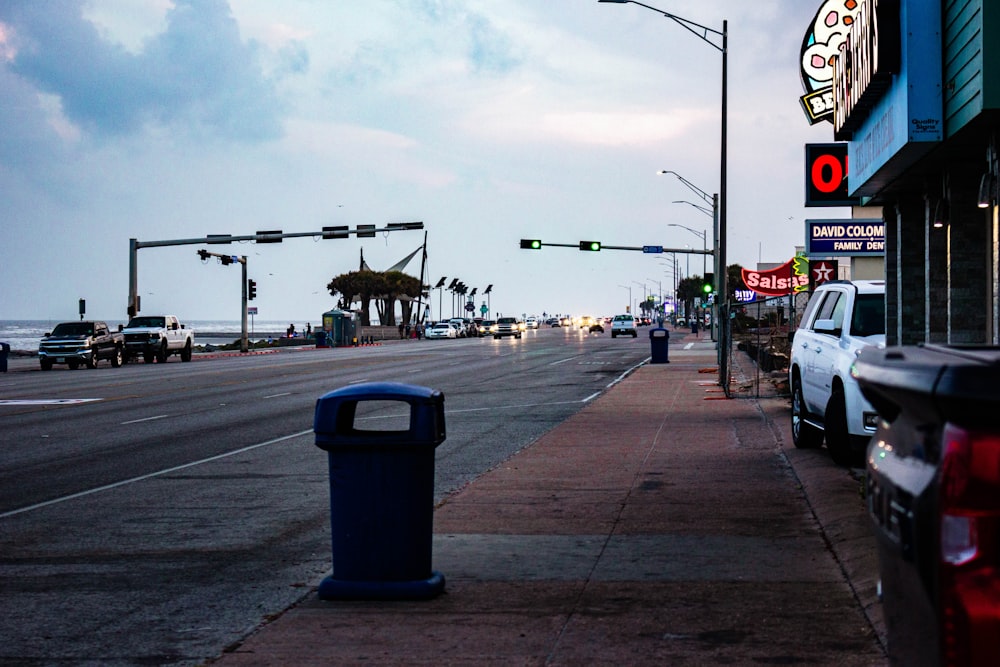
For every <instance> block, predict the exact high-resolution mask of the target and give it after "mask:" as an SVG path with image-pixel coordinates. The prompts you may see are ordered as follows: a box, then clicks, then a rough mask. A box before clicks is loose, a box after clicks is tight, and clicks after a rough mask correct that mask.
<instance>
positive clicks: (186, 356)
mask: <svg viewBox="0 0 1000 667" xmlns="http://www.w3.org/2000/svg"><path fill="white" fill-rule="evenodd" d="M181 361H191V341H188V342H187V343H186V344H185V345H184V349H183V350H181Z"/></svg>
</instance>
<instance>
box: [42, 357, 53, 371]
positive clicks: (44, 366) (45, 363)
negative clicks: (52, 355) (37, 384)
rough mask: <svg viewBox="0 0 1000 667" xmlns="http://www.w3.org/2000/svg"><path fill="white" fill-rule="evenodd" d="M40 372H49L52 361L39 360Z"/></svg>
mask: <svg viewBox="0 0 1000 667" xmlns="http://www.w3.org/2000/svg"><path fill="white" fill-rule="evenodd" d="M40 361H41V363H42V370H43V371H51V370H52V360H51V359H41V360H40Z"/></svg>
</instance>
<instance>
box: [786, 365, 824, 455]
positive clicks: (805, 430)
mask: <svg viewBox="0 0 1000 667" xmlns="http://www.w3.org/2000/svg"><path fill="white" fill-rule="evenodd" d="M806 416H807V415H806V402H805V399H804V398H803V397H802V381H801V380H800V379H799V376H798V374H796V375H794V376H793V377H792V443H793V444H794V445H795V446H796V447H797V448H798V449H815V448H817V447H819V446H820V445H821V444H823V432H822V431H821V430H819V429H818V428H816V427H815V426H813V425H812V424H810V423H809V422H807V421H806Z"/></svg>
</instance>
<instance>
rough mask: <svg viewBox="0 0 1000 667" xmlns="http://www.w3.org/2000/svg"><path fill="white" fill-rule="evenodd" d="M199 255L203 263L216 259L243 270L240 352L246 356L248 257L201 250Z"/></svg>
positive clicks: (248, 349)
mask: <svg viewBox="0 0 1000 667" xmlns="http://www.w3.org/2000/svg"><path fill="white" fill-rule="evenodd" d="M197 254H198V256H199V257H201V259H202V261H205V260H207V259H208V258H209V257H216V258H218V259H219V261H221V262H222V263H223V264H232V263H233V262H236V263H237V264H239V265H240V268H241V269H242V271H241V272H240V283H241V284H242V287H241V288H240V289H241V291H240V304H241V310H242V311H243V313H242V315H240V352H242V353H244V354H246V353H247V352H249V351H250V344H249V337H248V336H247V292H248V289H247V288H248V285H249V283H248V280H247V256H246V255H241V256H239V257H237V256H236V255H221V254H219V253H217V252H209V251H207V250H199V251H198V253H197Z"/></svg>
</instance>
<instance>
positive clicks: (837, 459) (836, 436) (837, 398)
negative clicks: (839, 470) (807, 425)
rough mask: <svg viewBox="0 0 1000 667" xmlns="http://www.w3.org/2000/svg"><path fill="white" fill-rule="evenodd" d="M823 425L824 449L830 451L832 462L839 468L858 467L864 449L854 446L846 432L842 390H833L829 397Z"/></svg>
mask: <svg viewBox="0 0 1000 667" xmlns="http://www.w3.org/2000/svg"><path fill="white" fill-rule="evenodd" d="M824 424H826V448H827V449H829V450H830V458H831V459H833V462H834V463H836V464H837V465H841V466H850V467H858V466H860V465H861V464H862V462H863V461H864V449H863V448H861V447H857V448H856V447H855V446H854V445H855V438H852V437H851V434H850V432H849V431H848V430H847V401H846V400H845V399H844V390H843V389H842V388H837V389H835V390H834V392H833V393H832V394H831V395H830V402H829V403H827V405H826V417H825V418H824ZM858 440H860V439H858ZM859 444H860V443H859Z"/></svg>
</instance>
